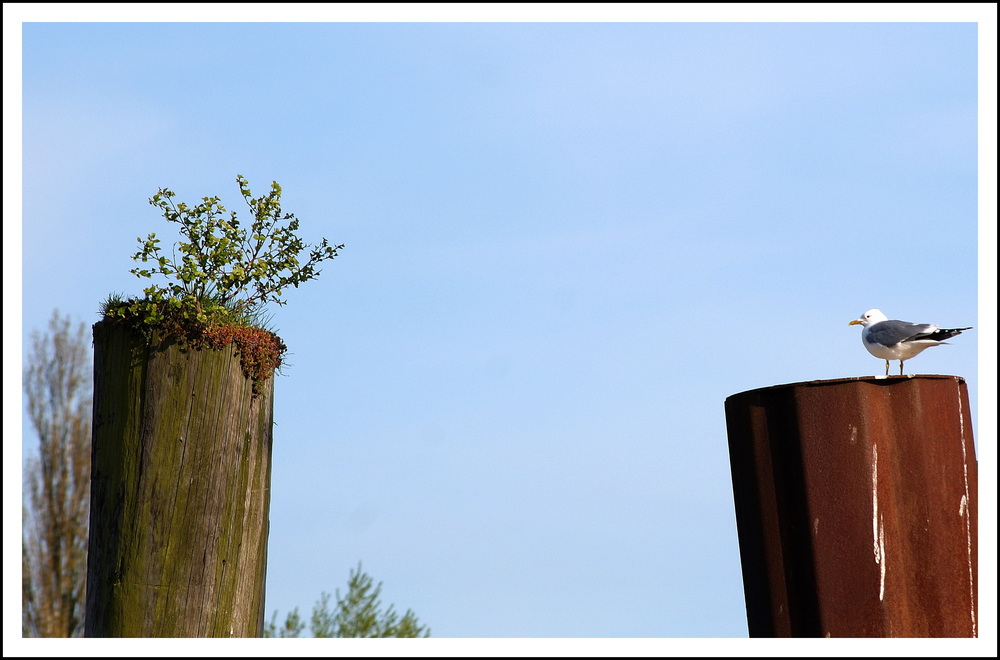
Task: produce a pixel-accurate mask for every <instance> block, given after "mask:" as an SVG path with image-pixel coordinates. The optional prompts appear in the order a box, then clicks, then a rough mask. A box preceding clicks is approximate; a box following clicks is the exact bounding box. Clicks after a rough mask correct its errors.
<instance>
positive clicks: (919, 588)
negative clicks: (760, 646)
mask: <svg viewBox="0 0 1000 660" xmlns="http://www.w3.org/2000/svg"><path fill="white" fill-rule="evenodd" d="M726 424H727V427H728V432H729V453H730V460H731V467H732V474H733V492H734V495H735V502H736V523H737V531H738V533H739V541H740V558H741V560H742V564H743V584H744V591H745V596H746V606H747V620H748V623H749V628H750V636H751V637H976V636H977V635H978V626H979V620H978V617H979V612H978V607H977V605H978V592H977V589H978V584H977V583H978V553H977V547H978V544H977V511H978V506H977V502H978V499H977V472H976V468H977V464H976V452H975V447H974V444H973V438H972V420H971V417H970V414H969V395H968V392H967V390H966V386H965V381H964V380H963V379H961V378H959V377H957V376H892V377H888V378H848V379H839V380H823V381H812V382H807V383H793V384H790V385H776V386H774V387H766V388H762V389H757V390H751V391H748V392H741V393H740V394H735V395H733V396H731V397H729V398H728V399H726Z"/></svg>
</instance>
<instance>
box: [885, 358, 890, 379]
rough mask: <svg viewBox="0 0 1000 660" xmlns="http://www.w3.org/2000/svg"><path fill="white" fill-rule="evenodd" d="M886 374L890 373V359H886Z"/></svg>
mask: <svg viewBox="0 0 1000 660" xmlns="http://www.w3.org/2000/svg"><path fill="white" fill-rule="evenodd" d="M885 375H886V376H888V375H889V361H888V360H886V361H885Z"/></svg>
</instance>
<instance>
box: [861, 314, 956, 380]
mask: <svg viewBox="0 0 1000 660" xmlns="http://www.w3.org/2000/svg"><path fill="white" fill-rule="evenodd" d="M848 325H860V326H862V330H861V342H862V343H863V344H864V345H865V348H867V349H868V352H869V353H871V354H872V355H874V356H875V357H877V358H881V359H883V360H885V375H886V376H888V375H889V360H899V375H900V376H902V375H903V362H904V361H905V360H909V359H910V358H911V357H914V356H916V355H918V354H919V353H920V352H921V351H923V350H924V349H925V348H930V347H931V346H940V345H941V344H947V343H948V342H946V341H945V339H951V338H952V337H954V336H955V335H959V334H961V333H962V331H963V330H971V329H972V328H971V327H968V328H951V329H946V328H939V327H937V326H936V325H934V324H932V323H907V322H906V321H890V320H889V317H887V316H886V315H885V314H883V313H882V312H881V311H880V310H877V309H869V310H868V311H867V312H865V313H864V314H862V315H861V318H857V319H854V320H853V321H851V322H850V323H848Z"/></svg>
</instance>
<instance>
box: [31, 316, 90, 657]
mask: <svg viewBox="0 0 1000 660" xmlns="http://www.w3.org/2000/svg"><path fill="white" fill-rule="evenodd" d="M32 345H33V352H32V354H31V355H30V357H29V359H28V363H27V366H26V367H25V370H24V393H25V399H26V404H27V410H28V417H29V418H30V419H31V424H32V426H33V427H34V429H35V431H36V432H37V434H38V456H37V457H32V458H30V459H29V460H28V461H27V462H26V464H25V467H24V471H25V472H24V489H25V497H24V500H23V501H22V524H21V535H22V536H21V542H22V543H21V603H22V610H21V634H22V635H23V636H25V637H82V636H83V624H84V610H85V606H86V594H85V590H86V585H87V529H88V525H89V515H90V513H89V510H90V434H91V420H92V417H91V415H92V396H93V386H92V379H91V374H92V358H91V346H90V342H89V341H87V335H86V326H85V325H84V324H83V323H81V324H80V325H79V327H78V328H76V329H75V330H73V329H72V328H71V323H70V319H69V317H68V316H67V317H65V318H62V317H60V315H59V311H58V310H56V311H54V312H53V314H52V319H51V320H50V321H49V332H48V333H46V334H41V333H39V332H38V331H35V332H33V333H32Z"/></svg>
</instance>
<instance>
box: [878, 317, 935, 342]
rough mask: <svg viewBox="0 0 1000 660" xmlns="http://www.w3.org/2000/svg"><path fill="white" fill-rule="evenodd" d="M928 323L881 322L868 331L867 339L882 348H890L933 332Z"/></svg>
mask: <svg viewBox="0 0 1000 660" xmlns="http://www.w3.org/2000/svg"><path fill="white" fill-rule="evenodd" d="M933 330H934V326H933V325H930V324H929V323H907V322H906V321H882V322H881V323H876V324H875V325H873V326H872V327H871V328H869V329H868V339H869V340H870V341H873V342H875V343H877V344H882V345H883V346H892V345H894V344H898V343H899V342H902V341H908V340H910V339H914V338H916V337H918V336H919V335H926V334H927V333H928V332H930V331H933Z"/></svg>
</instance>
